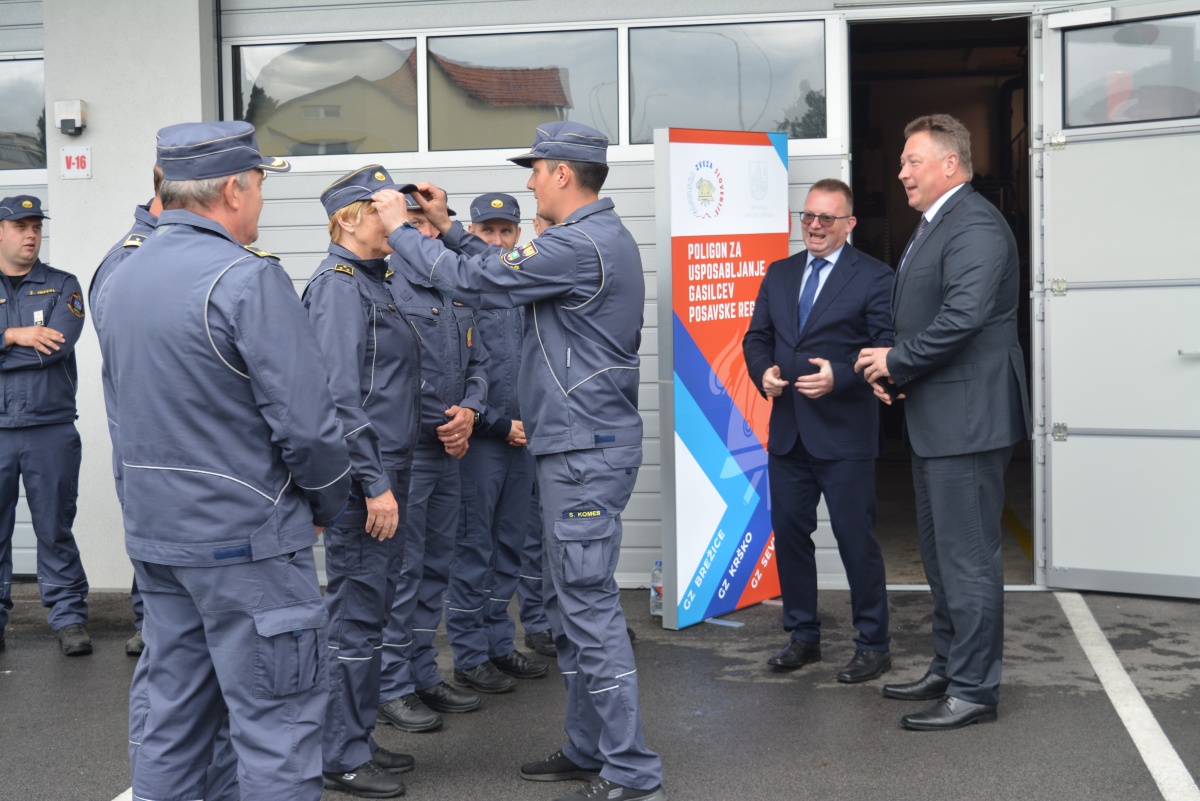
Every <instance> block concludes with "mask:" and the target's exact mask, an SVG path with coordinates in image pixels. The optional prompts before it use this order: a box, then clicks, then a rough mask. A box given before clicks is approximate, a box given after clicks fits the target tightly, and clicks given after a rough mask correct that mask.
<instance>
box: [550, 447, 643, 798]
mask: <svg viewBox="0 0 1200 801" xmlns="http://www.w3.org/2000/svg"><path fill="white" fill-rule="evenodd" d="M640 463H641V446H640V445H626V446H619V447H612V448H596V449H592V450H584V451H567V452H565V453H549V454H543V455H539V456H538V457H537V480H538V488H539V490H540V491H541V497H542V515H543V517H542V519H543V522H544V526H545V532H546V565H547V568H548V569H549V571H550V576H551V584H552V587H548V588H547V596H546V614H547V616H548V617H549V619H550V623H551V626H552V627H553V629H554V641H555V646H556V647H557V649H558V666H559V669H560V670H561V671H562V674H563V678H564V679H565V681H566V687H567V712H566V720H565V723H564V728H565V729H566V732H567V740H568V742H567V744H566V745H565V746H563V753H564V754H565V755H566V756H567V757H568V758H569V759H570V760H571V761H572V762H574V763H575V764H577V765H579V766H581V767H583V768H599V769H600V775H601V776H603V777H604V778H606V779H609V780H610V781H613V782H616V783H617V784H621V785H624V786H626V787H633V788H637V789H647V790H648V789H651V788H653V787H656V786H658V785H659V784H661V783H662V760H661V759H659V757H658V754H656V753H654V752H653V751H651V750H650V749H648V748H647V747H646V741H645V738H644V737H643V736H642V719H641V713H640V711H639V708H638V682H637V667H636V665H635V664H634V659H633V646H632V645H631V644H630V642H629V635H628V634H627V633H626V630H625V615H624V613H623V612H622V610H621V594H620V590H619V589H618V588H617V582H616V579H615V578H614V575H613V574H614V572H615V571H616V567H617V559H618V558H619V557H620V555H621V512H622V511H624V509H625V505H626V503H628V501H629V496H630V495H631V494H632V492H633V485H634V482H635V481H636V480H637V472H638V466H639V465H640ZM551 588H552V589H553V593H551V592H550V589H551Z"/></svg>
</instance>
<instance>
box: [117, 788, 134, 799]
mask: <svg viewBox="0 0 1200 801" xmlns="http://www.w3.org/2000/svg"><path fill="white" fill-rule="evenodd" d="M113 801H133V788H132V787H130V788H129V789H128V790H126V791H125V792H123V793H121V794H120V795H119V796H117V797H116V798H114V799H113Z"/></svg>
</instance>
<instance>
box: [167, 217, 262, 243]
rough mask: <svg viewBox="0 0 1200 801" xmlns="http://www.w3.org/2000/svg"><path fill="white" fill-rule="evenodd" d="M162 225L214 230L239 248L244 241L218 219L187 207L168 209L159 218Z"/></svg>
mask: <svg viewBox="0 0 1200 801" xmlns="http://www.w3.org/2000/svg"><path fill="white" fill-rule="evenodd" d="M158 224H159V225H160V226H165V225H188V226H191V227H192V228H203V229H205V230H206V231H212V232H213V233H214V234H218V235H220V236H223V237H225V238H226V239H228V240H229V241H230V242H232V243H233V244H235V245H237V246H238V247H239V248H240V247H242V243H241V242H239V241H237V240H236V239H234V238H233V236H232V235H231V234H230V233H229V231H227V230H226V229H225V226H223V225H221V224H220V223H219V222H217V221H216V220H210V219H209V218H207V217H201V216H200V215H199V214H194V213H193V212H190V211H188V210H186V209H168V210H167V211H164V212H163V213H162V216H161V217H159V218H158Z"/></svg>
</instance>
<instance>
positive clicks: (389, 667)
mask: <svg viewBox="0 0 1200 801" xmlns="http://www.w3.org/2000/svg"><path fill="white" fill-rule="evenodd" d="M472 447H474V446H472ZM460 505H461V499H460V484H459V475H458V459H456V458H455V457H453V456H450V455H449V454H447V453H446V449H445V447H444V446H443V445H442V444H441V443H440V442H438V441H437V440H434V441H433V442H429V441H423V442H421V443H419V444H418V445H417V447H416V448H414V449H413V461H412V478H411V479H409V482H408V503H407V505H406V506H405V511H404V518H403V519H402V520H401V521H400V527H401V528H402V529H403V530H404V564H403V567H402V568H401V570H400V581H399V582H398V583H397V585H396V598H395V600H394V601H393V602H392V612H391V615H389V617H388V622H387V626H386V627H385V628H384V630H383V669H382V675H381V677H380V682H379V702H380V703H386V702H387V701H390V700H392V699H393V698H399V697H401V696H404V695H411V694H412V693H414V692H416V691H417V690H427V689H429V688H430V687H434V686H436V685H437V684H439V683H441V681H442V678H441V674H439V673H438V668H437V649H436V648H434V647H433V636H434V634H436V633H437V628H438V625H439V624H440V623H441V621H442V603H443V596H444V594H445V591H446V584H447V582H448V580H449V575H450V563H451V562H452V561H453V559H454V539H455V536H456V534H457V532H458V515H459V507H460ZM396 536H400V534H397V535H396Z"/></svg>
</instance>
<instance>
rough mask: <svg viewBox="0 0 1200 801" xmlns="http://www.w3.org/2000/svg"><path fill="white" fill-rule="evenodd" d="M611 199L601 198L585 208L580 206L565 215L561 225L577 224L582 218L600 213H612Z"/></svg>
mask: <svg viewBox="0 0 1200 801" xmlns="http://www.w3.org/2000/svg"><path fill="white" fill-rule="evenodd" d="M612 208H613V202H612V198H608V197H602V198H600V199H599V200H596V201H593V202H592V203H588V204H587V205H586V206H580V207H579V208H577V209H575V211H573V212H571V213H570V214H568V215H567V219H565V220H563V225H569V224H571V223H573V222H579V221H580V220H582V219H583V218H584V217H590V216H591V215H593V214H599V213H600V212H602V211H612Z"/></svg>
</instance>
